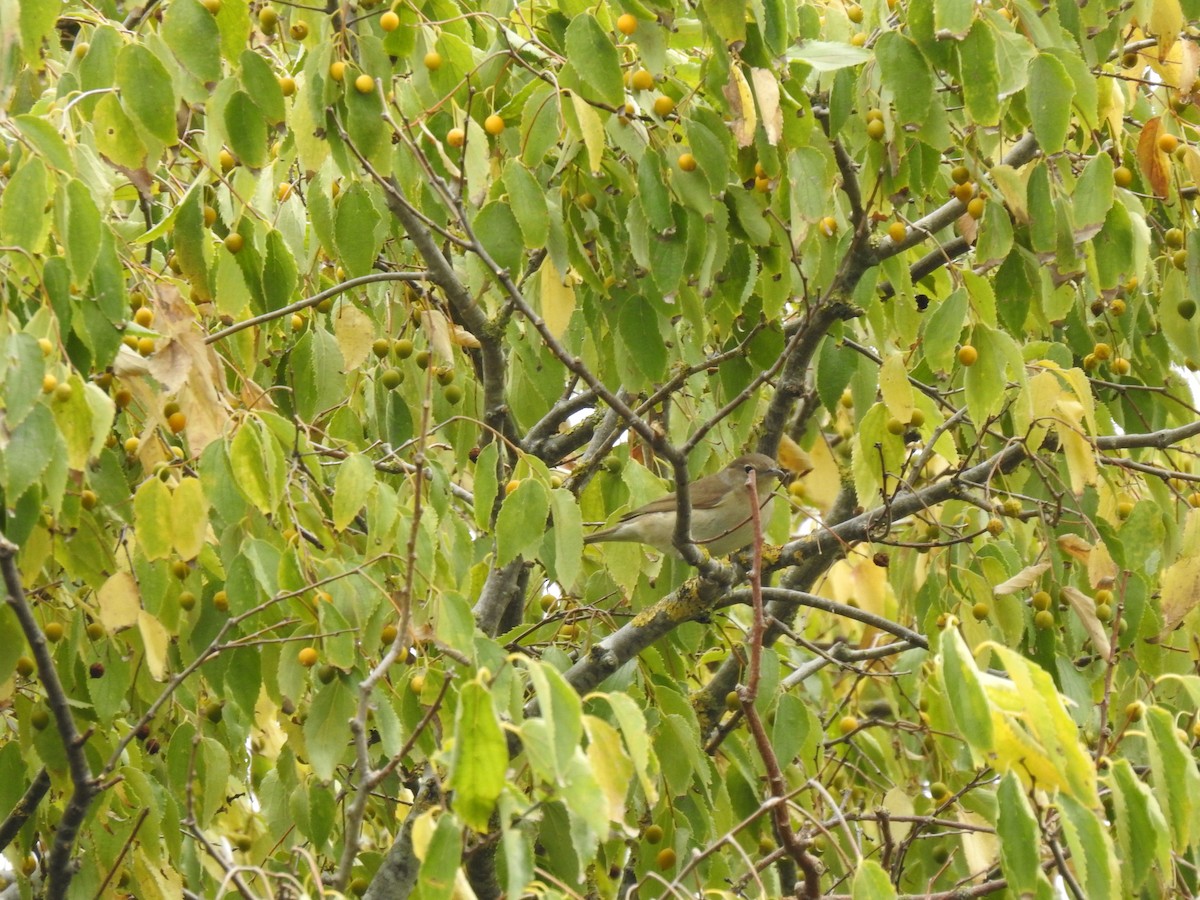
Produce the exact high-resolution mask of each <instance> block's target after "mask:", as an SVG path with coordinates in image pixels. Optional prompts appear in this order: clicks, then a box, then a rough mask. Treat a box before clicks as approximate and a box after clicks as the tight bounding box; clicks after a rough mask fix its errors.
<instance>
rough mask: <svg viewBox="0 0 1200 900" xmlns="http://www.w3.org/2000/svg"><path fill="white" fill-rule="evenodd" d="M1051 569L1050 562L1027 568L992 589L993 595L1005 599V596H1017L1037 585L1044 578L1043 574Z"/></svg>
mask: <svg viewBox="0 0 1200 900" xmlns="http://www.w3.org/2000/svg"><path fill="white" fill-rule="evenodd" d="M1049 568H1050V563H1048V562H1042V563H1037V564H1036V565H1032V566H1026V567H1025V568H1024V569H1022V570H1021V571H1020V572H1018V573H1017V574H1016V575H1014V576H1013V577H1012V578H1010V579H1008V580H1007V581H1003V582H1001V583H1000V584H998V585H996V586H995V587H994V588H992V593H993V594H994V595H995V596H997V597H1003V596H1004V595H1005V594H1015V593H1017V592H1018V591H1023V590H1025V588H1027V587H1032V586H1033V585H1035V584H1037V581H1038V579H1039V578H1041V577H1042V573H1043V572H1045V571H1046V570H1047V569H1049Z"/></svg>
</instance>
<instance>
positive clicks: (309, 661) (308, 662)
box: [296, 647, 317, 669]
mask: <svg viewBox="0 0 1200 900" xmlns="http://www.w3.org/2000/svg"><path fill="white" fill-rule="evenodd" d="M296 660H297V661H298V662H299V663H300V665H302V666H304V667H305V668H306V669H311V668H312V667H313V666H315V665H316V664H317V650H316V648H315V647H305V648H304V649H302V650H301V651H300V652H299V653H297V654H296Z"/></svg>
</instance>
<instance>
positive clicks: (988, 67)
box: [958, 18, 1000, 127]
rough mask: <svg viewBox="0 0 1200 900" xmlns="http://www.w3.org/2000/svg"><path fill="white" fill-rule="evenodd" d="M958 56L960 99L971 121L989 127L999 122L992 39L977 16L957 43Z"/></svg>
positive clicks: (994, 52) (986, 24) (982, 20)
mask: <svg viewBox="0 0 1200 900" xmlns="http://www.w3.org/2000/svg"><path fill="white" fill-rule="evenodd" d="M958 58H959V60H961V62H960V65H962V66H963V70H964V71H969V72H970V73H971V75H970V77H969V78H964V79H963V80H962V89H963V101H964V103H965V104H966V107H967V112H968V113H970V116H971V121H973V122H976V123H978V124H979V125H983V126H987V127H991V126H995V125H998V124H999V123H1000V73H999V70H998V69H997V66H996V39H995V37H994V35H993V32H992V27H991V25H989V24H988V23H987V21H986V20H985V19H982V18H980V19H977V20H976V21H975V24H974V25H972V26H971V31H970V32H969V33H968V34H967V37H966V39H965V40H964V41H963V42H962V43H961V44H959V47H958Z"/></svg>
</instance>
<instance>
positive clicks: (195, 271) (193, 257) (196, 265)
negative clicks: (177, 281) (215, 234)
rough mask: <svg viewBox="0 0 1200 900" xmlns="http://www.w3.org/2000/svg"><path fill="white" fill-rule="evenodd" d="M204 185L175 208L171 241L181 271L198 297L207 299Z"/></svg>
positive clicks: (195, 188)
mask: <svg viewBox="0 0 1200 900" xmlns="http://www.w3.org/2000/svg"><path fill="white" fill-rule="evenodd" d="M202 194H203V188H202V187H200V186H199V185H196V186H194V187H193V188H192V189H191V190H190V191H188V192H187V194H186V196H184V198H183V200H182V201H181V202H180V204H179V205H178V206H177V207H176V208H175V227H174V228H173V229H172V243H173V247H174V249H175V258H176V260H178V262H179V267H180V269H182V274H183V276H184V277H185V278H187V279H188V281H190V282H191V283H192V284H193V285H196V286H197V290H199V291H200V292H201V296H202V297H205V298H206V299H207V298H208V259H207V257H208V248H209V246H210V245H211V238H210V237H209V232H208V229H207V228H206V227H205V225H204V207H203V202H202V200H201V196H202Z"/></svg>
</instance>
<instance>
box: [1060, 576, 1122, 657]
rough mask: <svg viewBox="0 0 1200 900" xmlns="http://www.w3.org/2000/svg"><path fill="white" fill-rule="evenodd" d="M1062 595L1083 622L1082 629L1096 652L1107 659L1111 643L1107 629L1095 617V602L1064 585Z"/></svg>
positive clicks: (1075, 589)
mask: <svg viewBox="0 0 1200 900" xmlns="http://www.w3.org/2000/svg"><path fill="white" fill-rule="evenodd" d="M1062 596H1064V597H1066V598H1067V602H1068V603H1069V604H1071V609H1073V610H1075V615H1077V616H1079V621H1080V622H1081V623H1082V624H1083V630H1084V631H1086V632H1087V635H1088V637H1089V638H1091V641H1092V646H1093V647H1095V648H1096V652H1097V653H1099V654H1100V656H1101V657H1102V658H1104V659H1108V658H1109V657H1110V656H1111V655H1112V644H1111V643H1110V642H1109V639H1108V629H1107V628H1106V627H1105V625H1104V623H1103V622H1101V621H1100V620H1099V619H1098V618H1097V617H1096V604H1095V602H1094V601H1093V600H1092V598H1091V597H1089V596H1088V595H1087V594H1085V593H1084V592H1083V591H1081V590H1078V589H1077V588H1073V587H1064V588H1063V589H1062Z"/></svg>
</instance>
